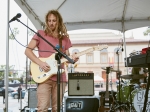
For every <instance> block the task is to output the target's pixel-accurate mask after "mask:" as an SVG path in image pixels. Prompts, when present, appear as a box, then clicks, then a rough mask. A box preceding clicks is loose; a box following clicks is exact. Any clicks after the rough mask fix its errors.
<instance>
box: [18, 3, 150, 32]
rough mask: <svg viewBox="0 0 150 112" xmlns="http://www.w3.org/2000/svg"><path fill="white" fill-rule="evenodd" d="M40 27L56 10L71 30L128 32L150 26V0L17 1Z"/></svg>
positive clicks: (40, 27) (39, 27) (36, 25)
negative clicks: (48, 14)
mask: <svg viewBox="0 0 150 112" xmlns="http://www.w3.org/2000/svg"><path fill="white" fill-rule="evenodd" d="M15 1H16V3H17V4H18V5H19V6H20V8H21V9H22V10H23V11H24V12H25V13H26V15H27V16H28V17H29V19H30V20H31V22H32V23H33V24H34V26H35V27H36V28H37V29H42V25H43V23H44V18H45V14H46V13H47V12H48V10H51V9H57V10H58V11H59V12H60V13H61V15H62V17H63V19H64V23H65V24H66V26H67V29H68V30H77V29H113V30H119V31H126V30H130V29H134V28H139V27H145V26H149V25H150V0H15Z"/></svg>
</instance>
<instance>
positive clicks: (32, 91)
mask: <svg viewBox="0 0 150 112" xmlns="http://www.w3.org/2000/svg"><path fill="white" fill-rule="evenodd" d="M36 93H37V90H36V88H29V89H28V107H29V108H36V107H37V97H36Z"/></svg>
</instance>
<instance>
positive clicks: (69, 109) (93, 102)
mask: <svg viewBox="0 0 150 112" xmlns="http://www.w3.org/2000/svg"><path fill="white" fill-rule="evenodd" d="M99 100H100V96H99V95H93V96H67V95H64V104H65V105H64V112H98V109H99V105H100V104H99Z"/></svg>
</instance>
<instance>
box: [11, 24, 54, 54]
mask: <svg viewBox="0 0 150 112" xmlns="http://www.w3.org/2000/svg"><path fill="white" fill-rule="evenodd" d="M9 29H10V31H11V34H12V36H13V38H14V40H16V42H17V43H19V44H20V45H21V46H23V47H25V48H29V49H31V50H34V51H39V52H51V53H55V52H52V51H44V50H36V49H32V48H30V47H27V46H25V45H23V44H21V43H20V42H19V41H18V40H17V39H16V38H15V36H14V34H13V32H12V30H11V27H10V25H9Z"/></svg>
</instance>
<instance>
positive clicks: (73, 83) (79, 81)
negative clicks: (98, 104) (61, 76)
mask: <svg viewBox="0 0 150 112" xmlns="http://www.w3.org/2000/svg"><path fill="white" fill-rule="evenodd" d="M68 95H69V96H91V95H94V73H68Z"/></svg>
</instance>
